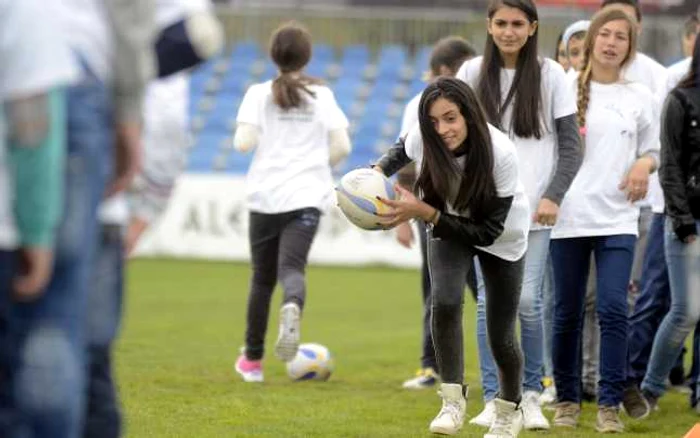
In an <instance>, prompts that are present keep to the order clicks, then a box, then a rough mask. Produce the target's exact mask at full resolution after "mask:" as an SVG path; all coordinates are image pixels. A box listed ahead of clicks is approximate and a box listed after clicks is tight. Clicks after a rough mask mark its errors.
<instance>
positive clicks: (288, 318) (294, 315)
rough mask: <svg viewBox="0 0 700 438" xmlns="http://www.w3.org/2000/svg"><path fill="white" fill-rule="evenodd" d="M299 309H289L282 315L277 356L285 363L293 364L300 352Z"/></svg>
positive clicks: (276, 349)
mask: <svg viewBox="0 0 700 438" xmlns="http://www.w3.org/2000/svg"><path fill="white" fill-rule="evenodd" d="M299 322H300V318H299V309H298V308H295V307H291V306H290V307H287V308H284V309H282V311H281V313H280V333H279V337H278V338H277V343H276V344H275V356H277V357H278V358H279V359H280V360H281V361H283V362H291V361H292V360H293V359H294V357H296V355H297V351H298V350H299V339H300V335H299V325H300V324H299Z"/></svg>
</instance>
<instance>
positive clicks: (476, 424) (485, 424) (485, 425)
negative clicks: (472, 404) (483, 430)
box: [469, 418, 491, 427]
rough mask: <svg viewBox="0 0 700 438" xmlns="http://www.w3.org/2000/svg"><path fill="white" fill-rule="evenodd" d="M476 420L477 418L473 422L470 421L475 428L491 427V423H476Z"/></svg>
mask: <svg viewBox="0 0 700 438" xmlns="http://www.w3.org/2000/svg"><path fill="white" fill-rule="evenodd" d="M474 420H476V418H475V419H473V420H471V421H469V424H472V425H474V426H480V427H491V423H488V424H487V423H485V422H483V421H474Z"/></svg>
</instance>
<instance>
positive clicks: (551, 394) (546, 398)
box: [540, 384, 557, 407]
mask: <svg viewBox="0 0 700 438" xmlns="http://www.w3.org/2000/svg"><path fill="white" fill-rule="evenodd" d="M556 402H557V388H556V386H554V384H551V385H549V386H547V387H545V388H544V391H542V394H541V395H540V406H542V407H545V406H551V405H554V404H555V403H556Z"/></svg>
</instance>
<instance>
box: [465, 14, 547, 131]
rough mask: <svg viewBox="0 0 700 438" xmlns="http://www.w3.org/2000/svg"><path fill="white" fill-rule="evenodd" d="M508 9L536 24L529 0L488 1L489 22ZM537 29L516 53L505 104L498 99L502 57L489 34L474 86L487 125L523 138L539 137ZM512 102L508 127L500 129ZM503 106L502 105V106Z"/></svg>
mask: <svg viewBox="0 0 700 438" xmlns="http://www.w3.org/2000/svg"><path fill="white" fill-rule="evenodd" d="M503 6H509V7H511V8H517V9H520V10H521V11H523V13H524V14H525V15H526V16H527V19H528V20H529V21H530V23H534V22H535V21H538V19H539V18H538V15H537V8H536V7H535V4H534V3H533V2H532V0H491V2H490V3H489V8H488V11H487V14H488V18H489V20H491V19H492V18H493V16H494V14H495V13H496V11H498V10H499V9H500V8H502V7H503ZM538 33H539V27H538V28H537V29H535V33H534V35H532V36H531V37H530V38H528V40H527V42H526V43H525V45H524V46H523V47H522V49H520V53H519V54H518V61H517V63H516V66H515V77H514V78H513V84H512V85H511V87H510V90H508V94H507V96H506V99H505V101H504V100H502V99H501V98H502V96H501V67H503V57H501V52H500V51H499V50H498V46H496V43H495V42H494V40H493V36H491V34H487V36H486V47H485V48H484V59H483V62H482V64H481V71H480V72H479V80H478V82H477V84H478V85H477V95H478V96H479V100H481V104H482V105H483V106H484V110H485V111H486V116H487V117H488V120H489V122H491V123H492V124H494V125H496V126H498V127H500V128H501V129H504V130H509V129H511V128H512V130H513V132H514V133H515V135H517V136H518V137H523V138H530V137H535V138H537V139H539V138H541V137H542V134H543V132H542V131H543V127H542V123H541V113H542V92H541V90H540V88H541V87H540V84H541V76H542V74H541V71H540V62H539V60H538V58H537V35H538ZM511 101H514V102H513V104H512V105H513V120H512V126H502V123H501V119H502V117H503V113H504V112H505V108H506V106H507V105H510V104H511ZM503 103H505V104H506V105H502V104H503Z"/></svg>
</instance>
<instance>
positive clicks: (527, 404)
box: [520, 391, 549, 430]
mask: <svg viewBox="0 0 700 438" xmlns="http://www.w3.org/2000/svg"><path fill="white" fill-rule="evenodd" d="M539 399H540V394H538V393H537V392H536V391H526V392H525V393H524V394H523V401H522V402H521V403H520V405H521V407H522V409H523V417H524V422H523V427H524V428H525V429H526V430H546V429H549V421H547V418H545V416H544V415H542V409H540V401H539Z"/></svg>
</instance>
